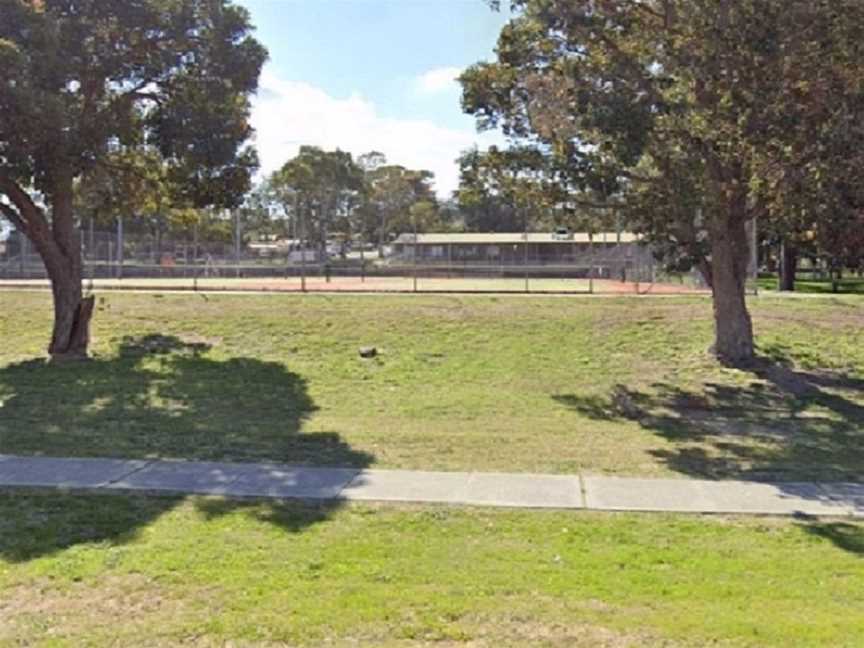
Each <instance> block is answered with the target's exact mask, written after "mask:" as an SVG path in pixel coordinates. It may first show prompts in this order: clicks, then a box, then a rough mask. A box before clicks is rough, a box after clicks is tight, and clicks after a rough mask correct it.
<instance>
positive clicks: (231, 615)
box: [0, 493, 864, 647]
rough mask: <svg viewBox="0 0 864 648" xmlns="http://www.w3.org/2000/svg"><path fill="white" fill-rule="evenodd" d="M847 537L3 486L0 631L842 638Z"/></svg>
mask: <svg viewBox="0 0 864 648" xmlns="http://www.w3.org/2000/svg"><path fill="white" fill-rule="evenodd" d="M862 552H864V528H862V526H861V525H858V524H852V523H846V522H830V521H823V522H806V521H800V522H792V521H780V520H770V519H764V520H753V519H750V520H740V519H738V520H736V519H724V518H690V517H675V516H637V515H614V514H574V513H563V512H561V513H558V512H545V513H538V512H530V513H529V512H502V511H500V510H499V511H493V510H485V509H456V508H447V507H426V508H418V507H394V506H387V507H384V506H380V507H379V506H355V505H352V506H347V507H345V508H341V509H340V508H338V507H337V505H336V504H333V505H330V506H329V507H315V506H306V505H302V504H254V503H246V504H240V503H231V502H225V501H222V500H207V499H190V500H186V501H181V500H177V499H169V498H153V499H147V498H136V497H121V496H105V495H102V496H95V497H74V496H57V495H51V496H27V495H22V494H20V493H19V494H9V495H3V496H0V643H2V644H4V645H5V644H7V643H8V644H9V645H15V643H16V642H18V641H24V642H25V643H37V644H39V643H47V644H50V645H70V646H71V645H84V644H86V645H107V644H111V645H118V644H119V645H141V644H147V645H167V644H171V645H173V644H177V643H183V642H192V643H195V642H198V643H199V644H205V645H223V644H226V643H228V642H235V643H236V645H253V644H254V645H259V644H260V645H276V644H279V645H284V644H287V645H321V644H323V643H326V642H332V643H334V644H335V645H348V644H351V643H360V644H362V645H386V646H398V645H420V644H422V645H426V643H427V642H441V645H452V644H455V643H460V642H473V643H472V644H471V645H480V646H500V645H507V646H518V645H529V644H530V645H541V646H542V645H546V646H562V647H563V646H568V647H570V646H582V647H588V646H591V647H594V646H615V647H617V646H657V645H664V646H694V647H695V646H705V645H719V646H727V645H728V646H754V647H755V646H759V647H765V646H784V647H787V646H828V645H830V646H856V645H860V644H859V641H858V640H859V638H860V637H861V636H862V634H864V614H862V611H864V596H862V583H864V562H862V557H861V556H862ZM436 645H437V644H436Z"/></svg>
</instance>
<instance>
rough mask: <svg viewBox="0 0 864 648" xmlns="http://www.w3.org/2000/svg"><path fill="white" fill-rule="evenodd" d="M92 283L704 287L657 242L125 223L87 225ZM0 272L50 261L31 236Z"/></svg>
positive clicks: (38, 268) (451, 288) (38, 275)
mask: <svg viewBox="0 0 864 648" xmlns="http://www.w3.org/2000/svg"><path fill="white" fill-rule="evenodd" d="M82 255H83V258H84V266H85V271H84V275H85V281H87V282H88V283H89V284H90V285H92V286H93V287H94V288H105V289H109V288H118V287H122V288H131V289H134V288H142V289H145V288H149V289H177V290H204V289H207V290H266V291H286V292H294V291H301V292H302V291H306V292H315V291H358V292H367V291H375V292H381V291H393V292H556V293H574V294H580V293H608V294H632V293H639V294H645V293H663V294H675V293H684V294H690V293H697V292H704V291H706V286H705V285H704V283H703V282H702V281H701V278H700V277H699V275H698V274H697V273H688V274H682V275H666V274H663V273H662V270H661V267H660V266H659V264H657V263H656V262H655V260H654V257H653V254H652V253H651V250H650V249H648V248H646V247H642V246H637V245H633V244H631V245H622V246H604V247H602V248H598V249H592V250H585V251H582V252H579V253H576V252H574V253H573V254H568V255H565V256H562V257H558V258H555V259H551V260H550V259H548V258H544V257H540V256H537V255H534V256H530V255H529V256H524V257H523V256H520V257H519V258H518V259H515V260H510V261H509V262H508V263H502V262H490V261H471V260H460V261H456V260H453V259H444V260H430V259H423V260H422V261H421V260H420V259H417V258H412V255H410V254H409V255H403V256H389V257H388V256H385V257H383V258H378V254H377V253H375V252H372V251H371V250H364V251H359V250H358V251H353V252H350V253H346V254H344V255H341V254H334V255H332V256H331V257H330V258H328V259H326V260H324V259H323V258H321V256H322V255H321V253H320V251H315V252H312V251H309V250H306V251H303V252H300V251H297V250H292V249H290V248H284V249H281V250H278V251H277V252H275V253H274V251H273V249H272V247H271V248H268V249H267V250H265V251H263V252H262V250H261V249H260V248H258V249H256V248H255V247H251V246H248V245H237V244H236V242H225V241H206V240H195V239H178V238H169V237H161V238H159V239H157V238H156V237H154V236H152V235H140V234H130V233H125V234H124V232H123V231H122V228H118V230H116V231H92V230H88V231H84V232H82ZM0 280H2V281H4V282H5V283H6V284H7V285H8V284H15V283H16V282H18V283H21V282H24V283H28V282H30V283H31V285H32V282H37V283H38V282H39V281H42V282H43V283H44V282H45V281H46V280H47V274H46V272H45V268H44V265H43V264H42V261H41V259H40V258H39V256H38V254H36V252H35V251H34V250H33V249H32V246H31V245H30V243H29V242H28V241H27V239H26V237H23V236H21V235H20V234H19V233H17V232H13V233H12V236H11V238H10V239H9V240H7V242H6V244H5V246H3V247H2V248H0Z"/></svg>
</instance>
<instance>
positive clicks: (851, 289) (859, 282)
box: [758, 277, 864, 295]
mask: <svg viewBox="0 0 864 648" xmlns="http://www.w3.org/2000/svg"><path fill="white" fill-rule="evenodd" d="M758 284H759V288H760V289H761V290H777V278H776V277H760V278H759V281H758ZM795 291H796V292H800V293H807V294H812V293H816V294H831V293H833V292H834V289H833V286H832V284H831V280H830V279H798V280H797V281H795ZM837 292H838V293H839V294H857V295H864V278H861V277H857V278H856V277H846V278H844V279H841V280H840V281H839V282H838V285H837Z"/></svg>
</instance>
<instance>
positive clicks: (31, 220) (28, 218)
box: [0, 174, 51, 239]
mask: <svg viewBox="0 0 864 648" xmlns="http://www.w3.org/2000/svg"><path fill="white" fill-rule="evenodd" d="M0 193H3V194H6V196H7V197H8V198H9V200H10V201H12V204H13V205H15V208H16V209H17V210H18V214H17V215H18V219H19V221H20V222H21V224H22V225H24V227H23V228H22V229H23V230H24V231H25V233H26V234H27V235H28V236H30V237H31V238H34V237H38V236H42V237H44V238H46V239H50V238H51V227H50V226H49V224H48V220H47V219H46V218H45V216H44V215H43V213H42V210H41V209H39V207H38V206H37V205H36V203H34V202H33V199H32V198H30V196H29V195H28V194H27V192H26V191H24V190H23V189H22V188H21V187H20V186H19V185H18V183H17V182H15V181H14V180H12V179H11V178H9V177H8V176H5V175H3V174H0ZM5 213H6V212H5V211H4V214H5Z"/></svg>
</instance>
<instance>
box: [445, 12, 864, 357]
mask: <svg viewBox="0 0 864 648" xmlns="http://www.w3.org/2000/svg"><path fill="white" fill-rule="evenodd" d="M512 5H513V9H514V10H515V12H516V17H515V18H514V19H513V20H511V21H510V22H509V23H508V24H507V25H506V26H505V27H504V29H503V30H502V32H501V35H500V38H499V42H498V48H497V53H498V58H497V61H495V62H492V63H479V64H477V65H475V66H473V67H471V68H469V69H468V70H467V71H466V72H465V73H464V74H463V75H462V78H461V81H462V84H463V106H464V108H465V110H466V111H467V112H469V113H471V114H474V115H475V116H476V117H477V120H478V124H479V126H480V127H481V128H496V127H500V128H501V129H503V131H504V132H505V133H506V134H508V135H509V136H511V137H513V138H515V139H517V140H519V139H522V140H527V141H529V142H533V143H535V144H536V145H537V146H539V147H540V148H541V149H542V150H544V151H545V152H546V154H547V155H549V156H550V158H552V159H553V160H554V164H555V166H556V167H557V168H558V169H560V170H561V171H562V173H563V175H562V176H561V181H562V182H563V183H564V184H565V185H566V187H567V188H568V191H571V192H572V191H576V192H579V193H580V194H581V196H582V198H584V199H585V202H591V201H593V200H595V199H597V198H598V197H599V198H601V199H602V200H603V201H605V202H607V203H609V202H610V201H611V202H613V203H614V205H615V208H616V209H617V210H618V211H619V213H620V214H621V216H622V218H624V220H625V222H626V223H627V225H628V227H629V228H631V229H634V230H636V231H639V232H641V233H643V234H644V235H645V239H646V240H647V241H649V242H654V243H656V244H658V246H659V247H660V248H661V249H665V250H666V251H667V252H668V253H670V254H673V255H677V256H678V257H679V261H682V262H689V263H693V264H698V265H699V266H700V267H701V268H702V269H703V272H704V274H705V275H706V277H707V278H708V279H709V281H710V284H711V286H712V289H713V292H714V304H715V326H716V329H717V337H716V342H715V351H716V352H717V354H718V356H720V357H721V358H722V359H723V360H725V361H728V362H731V363H743V362H749V361H750V360H751V359H752V358H753V356H754V343H753V332H752V324H751V321H750V317H749V314H748V312H747V308H746V303H745V295H744V290H745V279H746V269H747V265H748V261H749V257H750V250H749V243H748V237H747V227H748V223H750V222H752V221H753V220H754V219H757V218H758V219H759V221H760V222H764V223H774V224H776V225H777V226H778V227H781V228H786V227H791V224H792V223H794V222H798V221H800V218H801V215H802V213H804V214H806V216H805V218H804V220H805V221H806V222H807V223H808V224H810V226H811V227H812V226H813V225H814V224H821V225H823V226H824V225H825V224H827V223H838V222H841V221H842V220H844V219H847V218H848V214H857V213H859V211H860V206H861V202H860V200H861V198H860V195H859V193H860V191H861V189H860V187H861V185H860V183H856V182H853V181H852V178H853V177H854V169H856V168H860V166H861V165H860V161H861V160H860V156H861V155H862V153H861V151H862V150H864V147H862V144H864V138H862V134H864V133H862V124H864V119H862V118H864V93H862V83H864V81H862V79H864V74H862V72H864V49H862V38H861V37H862V35H864V33H862V30H864V2H861V0H838V1H836V2H835V1H833V0H831V1H828V0H817V1H813V0H735V1H733V0H640V1H637V0H515V1H514V2H512ZM816 229H824V227H817V228H816Z"/></svg>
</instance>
